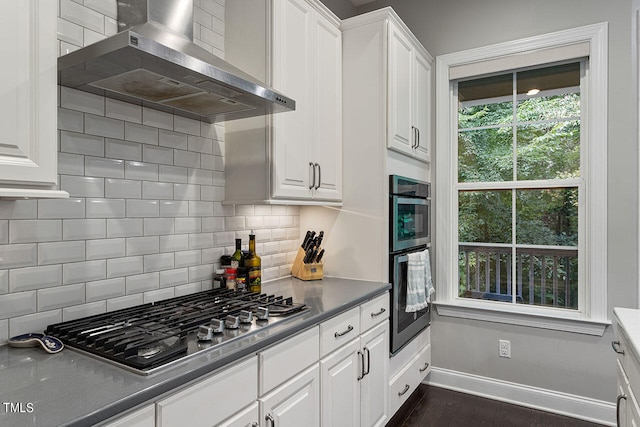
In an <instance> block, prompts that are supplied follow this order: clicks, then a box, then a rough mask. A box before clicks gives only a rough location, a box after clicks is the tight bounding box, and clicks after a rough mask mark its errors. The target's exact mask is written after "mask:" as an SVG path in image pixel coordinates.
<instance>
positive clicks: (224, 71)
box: [58, 0, 295, 123]
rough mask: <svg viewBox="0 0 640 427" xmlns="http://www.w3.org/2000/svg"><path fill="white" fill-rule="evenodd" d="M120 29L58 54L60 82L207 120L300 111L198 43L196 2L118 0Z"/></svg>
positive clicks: (282, 97) (285, 99) (213, 120)
mask: <svg viewBox="0 0 640 427" xmlns="http://www.w3.org/2000/svg"><path fill="white" fill-rule="evenodd" d="M118 31H119V33H118V34H116V35H114V36H112V37H109V38H107V39H104V40H101V41H98V42H96V43H94V44H91V45H89V46H86V47H84V48H82V49H79V50H77V51H75V52H71V53H69V54H67V55H64V56H61V57H59V58H58V83H59V84H60V85H62V86H67V87H71V88H74V89H78V90H82V91H86V92H91V93H95V94H98V95H103V96H107V97H110V98H115V99H119V100H122V101H126V102H132V103H135V104H138V105H142V106H145V107H150V108H154V109H157V110H161V111H166V112H169V113H173V114H178V115H181V116H185V117H190V118H194V119H200V120H203V121H207V122H209V123H214V122H220V121H226V120H234V119H240V118H245V117H254V116H263V115H267V114H273V113H278V112H281V111H291V110H295V101H294V100H292V99H291V98H288V97H286V96H284V95H282V94H280V93H278V92H275V91H274V90H272V89H270V88H268V87H267V86H266V85H264V83H261V82H260V81H258V80H256V79H254V78H253V77H251V76H250V75H248V74H246V73H244V72H243V71H241V70H239V69H238V68H236V67H234V66H232V65H230V64H229V63H227V62H225V61H224V60H222V59H221V58H219V57H217V56H215V55H213V54H211V53H209V52H207V51H206V50H204V49H203V48H201V47H199V46H197V45H195V44H194V43H193V41H192V40H193V0H118Z"/></svg>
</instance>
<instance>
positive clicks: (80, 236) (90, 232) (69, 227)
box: [62, 219, 107, 240]
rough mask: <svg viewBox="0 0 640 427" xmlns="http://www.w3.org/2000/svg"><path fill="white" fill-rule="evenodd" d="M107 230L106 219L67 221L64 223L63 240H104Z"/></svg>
mask: <svg viewBox="0 0 640 427" xmlns="http://www.w3.org/2000/svg"><path fill="white" fill-rule="evenodd" d="M106 228H107V227H106V221H105V220H104V219H65V220H63V221H62V239H63V240H87V239H104V238H105V237H106V235H107V230H106Z"/></svg>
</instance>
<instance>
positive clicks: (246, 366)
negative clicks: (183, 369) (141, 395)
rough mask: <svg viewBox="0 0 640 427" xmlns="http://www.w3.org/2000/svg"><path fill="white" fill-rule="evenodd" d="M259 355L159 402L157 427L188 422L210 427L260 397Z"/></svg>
mask: <svg viewBox="0 0 640 427" xmlns="http://www.w3.org/2000/svg"><path fill="white" fill-rule="evenodd" d="M257 391H258V363H257V360H256V357H255V356H253V357H251V358H250V359H248V360H246V361H244V362H241V363H239V364H237V365H234V366H232V367H230V368H227V369H225V370H223V371H221V372H218V373H215V374H213V375H212V376H210V377H208V378H207V379H204V380H201V381H200V382H198V383H196V384H194V385H191V386H187V387H186V388H184V389H182V390H181V391H179V392H177V393H176V394H174V395H172V396H169V397H167V398H166V399H162V400H160V401H158V402H157V404H156V415H157V421H158V422H157V424H156V425H157V427H164V426H179V425H184V423H185V420H186V418H185V417H188V420H189V421H188V424H189V426H207V427H210V426H212V425H214V424H216V423H218V422H220V421H222V420H224V419H225V418H228V417H229V416H231V415H232V414H234V413H236V412H238V411H239V410H241V409H242V408H244V407H245V406H247V405H249V404H250V403H251V402H252V401H254V400H256V399H257V397H258V396H257Z"/></svg>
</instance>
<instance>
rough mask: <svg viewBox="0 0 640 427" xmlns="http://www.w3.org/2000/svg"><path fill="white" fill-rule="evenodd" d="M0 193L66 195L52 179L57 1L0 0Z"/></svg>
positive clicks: (54, 170)
mask: <svg viewBox="0 0 640 427" xmlns="http://www.w3.org/2000/svg"><path fill="white" fill-rule="evenodd" d="M0 7H1V8H2V14H0V36H1V37H2V39H3V40H4V41H5V42H4V43H2V45H1V47H0V54H1V55H2V58H3V60H4V62H5V65H4V66H3V67H0V94H2V96H1V97H0V197H2V198H21V197H68V194H67V193H66V192H64V191H55V190H53V189H54V188H55V186H56V183H57V161H58V158H57V87H58V86H57V80H56V79H57V56H56V52H57V49H56V34H57V28H56V25H57V19H56V17H57V11H56V7H57V2H54V1H37V0H28V1H8V0H3V1H2V2H1V3H0Z"/></svg>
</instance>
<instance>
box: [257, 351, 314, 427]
mask: <svg viewBox="0 0 640 427" xmlns="http://www.w3.org/2000/svg"><path fill="white" fill-rule="evenodd" d="M318 382H319V368H318V364H317V363H316V364H314V365H313V366H312V367H311V368H309V369H307V370H306V371H304V372H302V373H301V374H300V375H298V376H296V377H294V378H292V379H291V380H289V381H287V382H286V383H284V384H283V385H282V386H280V387H278V388H276V389H275V390H273V391H272V392H271V393H269V394H267V395H265V396H264V397H261V398H260V399H258V401H259V403H260V418H261V419H262V421H263V424H262V425H264V426H266V427H275V426H277V427H300V426H305V427H314V426H316V427H318V426H319V425H320V394H319V392H320V387H319V384H318Z"/></svg>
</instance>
